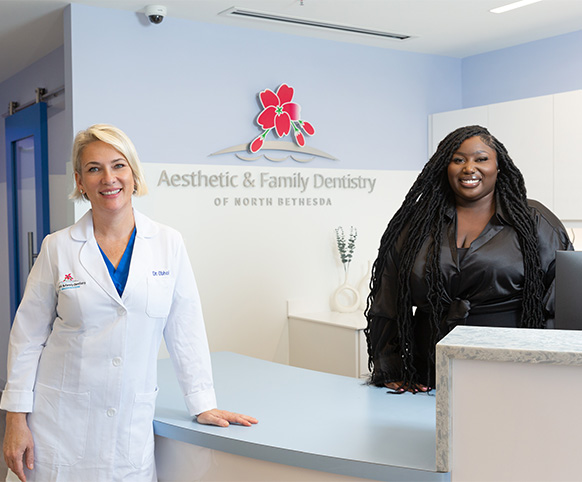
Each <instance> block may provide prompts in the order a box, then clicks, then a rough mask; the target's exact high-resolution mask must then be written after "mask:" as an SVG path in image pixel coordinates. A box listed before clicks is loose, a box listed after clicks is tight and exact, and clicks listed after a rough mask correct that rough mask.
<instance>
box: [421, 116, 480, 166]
mask: <svg viewBox="0 0 582 482" xmlns="http://www.w3.org/2000/svg"><path fill="white" fill-rule="evenodd" d="M488 123H489V121H488V115H487V106H482V107H472V108H470V109H460V110H452V111H450V112H441V113H439V114H433V115H432V116H430V129H429V132H430V139H429V149H430V152H429V156H432V155H433V154H434V153H435V151H436V149H437V147H438V145H439V142H440V141H442V140H443V139H444V138H445V137H446V136H447V134H449V133H451V132H453V131H454V130H455V129H457V128H459V127H463V126H471V125H480V126H483V127H487V125H488Z"/></svg>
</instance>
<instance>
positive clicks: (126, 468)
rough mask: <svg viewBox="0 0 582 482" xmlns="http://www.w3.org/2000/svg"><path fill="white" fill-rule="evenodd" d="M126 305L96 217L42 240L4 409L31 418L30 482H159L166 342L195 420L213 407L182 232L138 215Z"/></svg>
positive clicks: (14, 344)
mask: <svg viewBox="0 0 582 482" xmlns="http://www.w3.org/2000/svg"><path fill="white" fill-rule="evenodd" d="M134 215H135V222H136V227H137V234H136V239H135V245H134V248H133V256H132V259H131V265H130V270H129V277H128V280H127V285H126V287H125V290H124V292H123V296H121V298H120V297H119V295H118V293H117V291H116V289H115V287H114V285H113V282H112V280H111V277H110V276H109V273H108V271H107V268H106V266H105V262H104V260H103V258H102V255H101V253H100V251H99V247H98V245H97V242H96V240H95V237H94V235H93V221H92V217H91V211H89V212H88V213H87V214H86V215H85V216H84V217H83V218H82V219H81V220H79V222H77V223H76V224H75V225H73V226H71V227H69V228H66V229H63V230H61V231H58V232H56V233H54V234H51V235H49V236H47V237H46V238H45V240H44V241H43V244H42V248H41V252H40V255H39V257H38V259H37V260H36V263H35V264H34V267H33V269H32V271H31V273H30V275H29V278H28V281H27V285H26V290H25V293H24V297H23V300H22V303H21V305H20V307H19V309H18V313H17V315H16V318H15V320H14V325H13V328H12V332H11V335H10V347H9V352H8V383H7V384H6V388H5V391H4V393H3V396H2V403H1V405H0V407H1V408H2V409H4V410H8V411H13V412H31V413H30V414H29V415H28V423H29V426H30V429H31V431H32V434H33V437H34V442H35V469H34V470H33V471H27V479H28V480H29V481H31V482H32V481H42V482H53V481H54V482H57V481H58V482H61V481H75V482H79V481H83V482H93V481H95V482H98V481H99V482H101V481H104V482H112V481H123V482H128V481H136V482H137V481H139V482H144V481H155V480H156V472H155V463H154V436H153V423H152V422H153V416H154V405H155V400H156V394H157V382H156V367H157V363H156V362H157V354H158V350H159V346H160V343H161V340H162V336H164V338H165V341H166V344H167V347H168V351H169V352H170V356H171V358H172V360H173V363H174V368H175V370H176V373H177V376H178V379H179V380H180V383H181V386H182V389H183V392H184V396H185V402H186V405H187V407H188V410H189V412H190V415H194V414H197V413H200V412H202V411H206V410H209V409H212V408H215V407H216V399H215V394H214V388H213V383H212V372H211V366H210V354H209V349H208V343H207V339H206V332H205V328H204V321H203V318H202V310H201V307H200V300H199V296H198V291H197V288H196V282H195V280H194V275H193V273H192V268H191V265H190V262H189V259H188V255H187V253H186V248H185V246H184V243H183V241H182V237H181V236H180V234H179V233H178V232H177V231H175V230H173V229H171V228H169V227H166V226H163V225H160V224H157V223H154V222H153V221H151V220H150V219H148V218H147V217H145V216H144V215H142V214H140V213H139V212H137V211H134Z"/></svg>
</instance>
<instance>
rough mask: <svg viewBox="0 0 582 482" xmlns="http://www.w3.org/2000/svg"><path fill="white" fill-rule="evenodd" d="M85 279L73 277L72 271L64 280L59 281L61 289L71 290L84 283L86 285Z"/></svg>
mask: <svg viewBox="0 0 582 482" xmlns="http://www.w3.org/2000/svg"><path fill="white" fill-rule="evenodd" d="M86 284H87V283H86V282H85V281H79V280H77V279H75V278H74V277H73V274H72V273H68V274H66V275H65V277H64V279H63V281H61V282H60V283H59V290H61V291H63V290H71V289H76V288H80V287H81V286H83V285H86Z"/></svg>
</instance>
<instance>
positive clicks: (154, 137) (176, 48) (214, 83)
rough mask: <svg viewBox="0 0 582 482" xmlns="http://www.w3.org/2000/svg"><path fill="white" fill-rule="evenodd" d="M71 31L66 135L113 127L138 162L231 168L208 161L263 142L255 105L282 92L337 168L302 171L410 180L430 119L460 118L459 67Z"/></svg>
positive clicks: (208, 27)
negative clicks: (450, 114) (392, 172)
mask: <svg viewBox="0 0 582 482" xmlns="http://www.w3.org/2000/svg"><path fill="white" fill-rule="evenodd" d="M71 21H72V45H73V52H72V64H73V74H72V78H73V87H74V93H73V95H74V101H73V116H74V127H75V130H79V129H82V128H85V127H87V126H88V125H90V124H93V123H95V122H108V123H113V124H116V125H118V126H119V127H121V128H122V129H124V130H126V131H127V132H128V134H129V135H130V136H131V137H132V139H133V140H134V142H135V143H136V146H137V147H138V151H139V152H140V153H141V156H142V158H143V161H145V162H154V161H155V162H179V163H182V162H183V163H223V164H229V163H231V164H240V162H241V161H240V160H238V159H236V158H235V157H234V156H232V155H228V156H227V155H224V156H219V157H212V158H208V155H209V154H210V153H212V152H215V151H218V150H220V149H223V148H226V147H230V146H233V145H238V144H241V143H245V142H247V143H248V142H251V141H252V140H253V139H254V138H255V137H256V136H257V135H258V134H260V131H259V129H258V127H257V126H256V125H255V124H254V120H255V119H256V117H257V115H258V114H259V112H260V109H259V106H258V103H257V94H258V93H259V92H260V91H261V90H263V89H265V88H271V89H276V88H277V87H278V86H279V85H280V84H281V83H283V82H286V83H288V84H290V85H292V86H293V87H294V88H295V92H296V95H295V99H294V100H296V101H297V102H298V103H299V104H300V105H301V106H302V114H303V117H304V118H305V119H306V120H308V121H310V122H311V123H312V124H313V125H314V126H315V128H316V130H317V132H316V135H315V136H314V137H313V138H310V139H308V141H307V142H308V145H309V146H311V147H315V148H318V149H321V150H323V151H325V152H328V153H330V154H333V155H335V156H336V157H338V158H339V159H340V161H339V162H336V163H333V162H331V161H329V160H316V161H314V162H312V163H311V164H309V166H310V167H341V168H350V169H351V168H353V169H356V168H363V169H418V168H420V167H421V166H422V165H423V164H424V163H425V162H426V156H427V138H428V132H427V115H428V114H429V113H432V112H435V111H439V110H449V109H455V108H460V107H461V61H460V60H459V59H453V58H448V57H437V56H431V55H421V54H412V53H405V52H398V51H393V50H387V49H380V48H372V47H366V46H361V45H353V44H347V43H338V42H332V41H326V40H321V39H313V38H306V37H299V36H291V35H285V34H280V33H274V32H265V31H258V30H251V29H245V28H235V27H227V26H220V25H214V24H204V23H197V22H192V21H186V20H180V19H174V18H171V17H168V18H166V19H164V21H163V23H162V24H161V25H151V24H149V23H146V22H145V18H144V16H143V15H142V16H139V15H138V14H135V13H132V12H124V11H117V10H109V9H102V8H94V7H87V6H83V5H76V4H73V5H72V9H71ZM104 25H106V26H107V31H106V32H105V30H104V28H103V26H104ZM269 136H273V134H269ZM270 138H271V139H273V140H275V137H270ZM288 140H292V139H291V138H290V137H289V138H288ZM263 162H264V163H267V162H268V161H263ZM270 165H272V163H270Z"/></svg>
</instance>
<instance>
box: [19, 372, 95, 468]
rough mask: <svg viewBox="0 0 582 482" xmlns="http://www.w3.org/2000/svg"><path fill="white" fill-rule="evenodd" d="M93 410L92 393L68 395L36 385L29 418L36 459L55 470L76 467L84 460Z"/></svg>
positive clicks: (61, 391)
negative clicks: (90, 413)
mask: <svg viewBox="0 0 582 482" xmlns="http://www.w3.org/2000/svg"><path fill="white" fill-rule="evenodd" d="M90 408H91V398H90V394H89V392H85V393H73V392H66V391H64V390H57V389H55V388H51V387H49V386H46V385H42V384H40V383H37V384H36V387H35V389H34V409H33V412H32V416H29V427H30V430H31V432H32V435H33V438H34V445H35V447H34V456H35V459H36V460H37V461H38V462H40V463H45V464H50V465H53V466H57V465H75V464H76V463H77V462H79V461H80V460H81V459H83V457H84V456H85V446H86V444H87V430H88V427H89V423H88V420H89V410H90Z"/></svg>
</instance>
